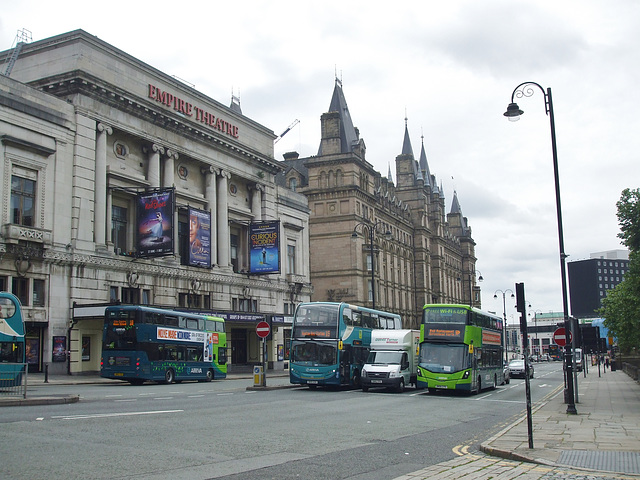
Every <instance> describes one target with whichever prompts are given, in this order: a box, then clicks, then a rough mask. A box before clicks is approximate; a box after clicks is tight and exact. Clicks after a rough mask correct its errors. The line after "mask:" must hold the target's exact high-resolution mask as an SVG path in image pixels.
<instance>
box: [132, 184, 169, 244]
mask: <svg viewBox="0 0 640 480" xmlns="http://www.w3.org/2000/svg"><path fill="white" fill-rule="evenodd" d="M137 217H138V235H137V244H138V245H137V250H138V256H139V257H160V256H163V255H171V254H173V189H172V188H171V189H166V190H156V191H153V192H145V193H140V194H138V205H137Z"/></svg>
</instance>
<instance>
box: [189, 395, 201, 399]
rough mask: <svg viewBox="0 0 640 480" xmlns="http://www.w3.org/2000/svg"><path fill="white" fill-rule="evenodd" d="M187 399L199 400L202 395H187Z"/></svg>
mask: <svg viewBox="0 0 640 480" xmlns="http://www.w3.org/2000/svg"><path fill="white" fill-rule="evenodd" d="M187 397H188V398H200V397H204V395H187Z"/></svg>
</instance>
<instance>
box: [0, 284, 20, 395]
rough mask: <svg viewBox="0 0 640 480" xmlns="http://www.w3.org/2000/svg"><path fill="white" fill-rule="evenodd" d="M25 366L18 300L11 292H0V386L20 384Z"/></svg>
mask: <svg viewBox="0 0 640 480" xmlns="http://www.w3.org/2000/svg"><path fill="white" fill-rule="evenodd" d="M25 366H26V363H25V347H24V319H23V318H22V306H21V304H20V300H18V298H17V297H16V296H15V295H13V294H12V293H8V292H0V388H1V387H15V386H18V385H21V384H22V376H23V374H24V373H25Z"/></svg>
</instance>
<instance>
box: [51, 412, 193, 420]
mask: <svg viewBox="0 0 640 480" xmlns="http://www.w3.org/2000/svg"><path fill="white" fill-rule="evenodd" d="M179 412H184V410H151V411H147V412H123V413H89V414H85V415H54V416H53V417H51V418H55V419H61V420H81V419H86V418H111V417H131V416H135V415H158V414H165V413H179Z"/></svg>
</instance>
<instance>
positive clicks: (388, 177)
mask: <svg viewBox="0 0 640 480" xmlns="http://www.w3.org/2000/svg"><path fill="white" fill-rule="evenodd" d="M387 180H389V183H393V177H392V176H391V162H389V173H388V175H387Z"/></svg>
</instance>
